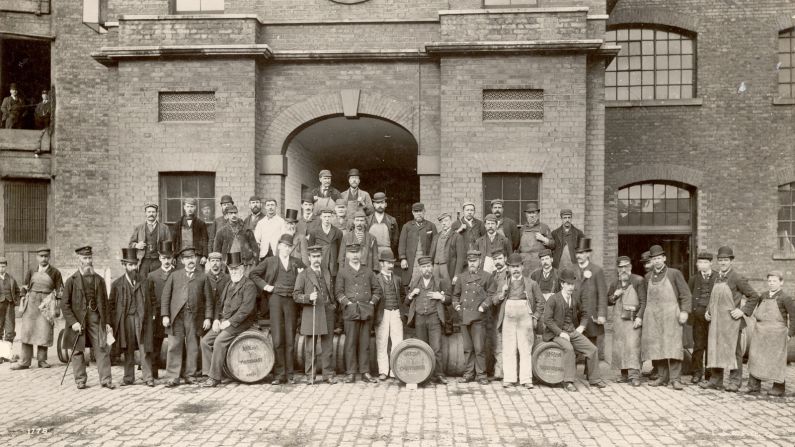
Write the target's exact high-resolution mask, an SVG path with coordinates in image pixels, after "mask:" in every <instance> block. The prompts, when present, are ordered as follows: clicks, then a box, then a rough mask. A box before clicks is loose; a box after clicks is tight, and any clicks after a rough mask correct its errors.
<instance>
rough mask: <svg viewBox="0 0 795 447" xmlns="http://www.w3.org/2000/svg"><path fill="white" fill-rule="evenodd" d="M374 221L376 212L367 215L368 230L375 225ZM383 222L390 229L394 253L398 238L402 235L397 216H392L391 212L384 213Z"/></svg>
mask: <svg viewBox="0 0 795 447" xmlns="http://www.w3.org/2000/svg"><path fill="white" fill-rule="evenodd" d="M374 221H375V213H373V214H371V215H369V216H367V220H366V222H367V231H370V227H371V226H373V222H374ZM383 222H384V223H385V224H386V227H387V228H388V229H389V248H391V249H392V253H394V252H395V250H396V249H397V246H398V238H399V237H400V233H399V231H398V224H397V220H395V218H394V217H392V216H390V215H389V214H387V213H384V220H383Z"/></svg>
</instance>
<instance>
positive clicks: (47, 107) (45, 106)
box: [33, 101, 52, 129]
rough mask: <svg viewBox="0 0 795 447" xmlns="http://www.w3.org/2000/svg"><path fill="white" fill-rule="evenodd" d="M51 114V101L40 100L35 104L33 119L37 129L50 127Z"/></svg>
mask: <svg viewBox="0 0 795 447" xmlns="http://www.w3.org/2000/svg"><path fill="white" fill-rule="evenodd" d="M51 114H52V101H47V102H46V103H45V102H40V103H38V104H36V109H35V110H34V112H33V116H34V120H35V121H36V128H37V129H45V128H47V127H50V116H51Z"/></svg>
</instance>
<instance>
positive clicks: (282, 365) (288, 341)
mask: <svg viewBox="0 0 795 447" xmlns="http://www.w3.org/2000/svg"><path fill="white" fill-rule="evenodd" d="M268 308H269V309H270V314H271V337H273V355H274V357H275V362H274V366H273V376H274V377H275V378H288V377H291V376H292V375H293V359H294V358H295V312H296V311H295V301H293V298H292V297H287V296H281V295H277V294H275V293H274V294H271V297H270V299H269V300H268Z"/></svg>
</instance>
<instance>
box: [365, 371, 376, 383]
mask: <svg viewBox="0 0 795 447" xmlns="http://www.w3.org/2000/svg"><path fill="white" fill-rule="evenodd" d="M362 380H363V381H365V382H370V383H378V380H376V378H375V377H373V376H371V375H370V373H364V374H362Z"/></svg>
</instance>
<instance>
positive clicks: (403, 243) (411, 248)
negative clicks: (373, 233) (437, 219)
mask: <svg viewBox="0 0 795 447" xmlns="http://www.w3.org/2000/svg"><path fill="white" fill-rule="evenodd" d="M411 214H413V215H414V220H410V221H408V222H406V223H405V224H403V228H402V229H401V230H400V241H399V243H398V257H399V258H400V268H401V269H403V282H404V283H409V284H410V283H412V282H414V281H415V280H416V279H417V278H418V277H419V276H420V271H419V270H420V269H419V268H417V265H418V261H419V259H420V258H421V257H423V256H426V255H428V254H430V252H431V242H432V241H433V239H434V237H435V236H436V225H434V224H432V223H430V222H428V221H427V220H426V219H425V205H423V204H422V203H419V202H418V203H415V204H414V205H412V206H411ZM431 269H433V266H431Z"/></svg>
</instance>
